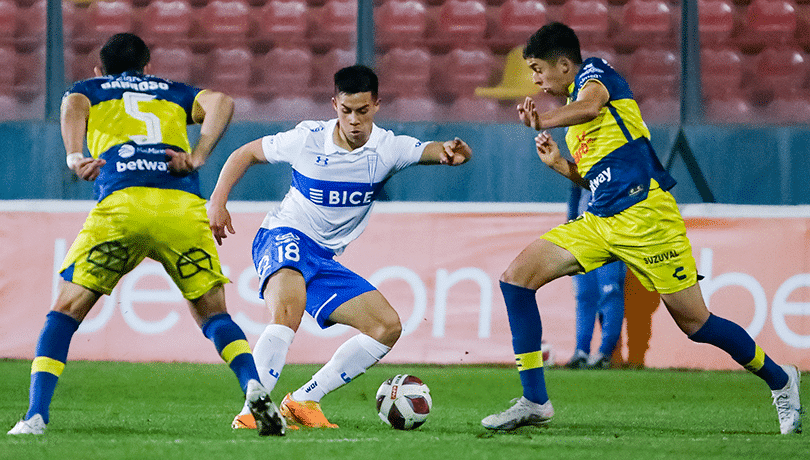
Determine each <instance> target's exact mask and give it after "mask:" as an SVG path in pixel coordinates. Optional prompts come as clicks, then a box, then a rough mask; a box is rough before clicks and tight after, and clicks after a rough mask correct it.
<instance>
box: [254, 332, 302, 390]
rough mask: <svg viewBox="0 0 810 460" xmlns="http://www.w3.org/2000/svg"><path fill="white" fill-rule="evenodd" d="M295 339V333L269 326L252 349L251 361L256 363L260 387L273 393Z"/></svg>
mask: <svg viewBox="0 0 810 460" xmlns="http://www.w3.org/2000/svg"><path fill="white" fill-rule="evenodd" d="M294 337H295V331H293V330H292V329H290V328H289V327H287V326H284V325H281V324H270V325H268V326H267V327H266V328H264V332H262V335H260V336H259V340H257V341H256V346H255V347H253V360H254V361H256V370H257V371H259V379H260V380H261V382H262V386H264V388H265V389H266V390H267V391H268V392H271V391H273V388H275V387H276V383H277V382H278V377H279V375H281V370H282V369H283V368H284V363H285V362H286V361H287V351H288V350H289V349H290V344H291V343H292V341H293V338H294Z"/></svg>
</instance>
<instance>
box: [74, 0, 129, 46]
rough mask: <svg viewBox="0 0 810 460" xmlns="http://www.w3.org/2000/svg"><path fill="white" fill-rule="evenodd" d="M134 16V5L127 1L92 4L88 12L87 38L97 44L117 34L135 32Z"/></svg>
mask: <svg viewBox="0 0 810 460" xmlns="http://www.w3.org/2000/svg"><path fill="white" fill-rule="evenodd" d="M132 14H133V13H132V5H131V4H130V3H129V2H126V1H108V2H93V3H91V4H90V7H89V8H88V11H87V22H86V24H85V26H86V27H85V32H86V36H85V38H86V39H87V40H88V41H89V42H91V43H93V44H97V43H103V42H104V41H105V40H107V38H109V37H110V36H112V35H115V34H117V33H121V32H134V30H133V26H134V24H133V21H132Z"/></svg>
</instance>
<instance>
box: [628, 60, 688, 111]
mask: <svg viewBox="0 0 810 460" xmlns="http://www.w3.org/2000/svg"><path fill="white" fill-rule="evenodd" d="M679 71H680V62H679V61H678V58H677V57H676V56H675V53H674V52H672V51H670V50H668V49H665V48H639V49H638V50H636V51H635V52H634V53H633V54H632V55H631V56H630V69H629V73H628V74H629V76H630V89H631V90H632V91H633V94H634V95H635V96H636V98H637V99H644V98H646V97H650V96H658V97H674V95H675V94H678V92H677V88H676V85H677V83H678V81H679V78H680V77H679Z"/></svg>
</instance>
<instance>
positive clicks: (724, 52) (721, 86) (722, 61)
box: [700, 48, 743, 99]
mask: <svg viewBox="0 0 810 460" xmlns="http://www.w3.org/2000/svg"><path fill="white" fill-rule="evenodd" d="M700 73H701V87H702V89H703V95H704V96H705V97H706V98H709V99H717V98H727V97H729V96H731V95H734V94H739V92H740V90H741V88H742V81H743V60H742V56H741V55H740V53H739V52H738V51H736V50H735V49H732V48H720V49H713V48H703V49H702V50H701V51H700Z"/></svg>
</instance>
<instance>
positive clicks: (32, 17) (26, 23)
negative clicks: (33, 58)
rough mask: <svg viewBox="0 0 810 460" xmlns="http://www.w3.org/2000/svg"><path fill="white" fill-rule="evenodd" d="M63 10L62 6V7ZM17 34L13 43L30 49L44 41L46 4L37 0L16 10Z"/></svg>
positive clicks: (27, 49)
mask: <svg viewBox="0 0 810 460" xmlns="http://www.w3.org/2000/svg"><path fill="white" fill-rule="evenodd" d="M62 9H63V10H64V7H63V8H62ZM17 15H18V18H17V34H16V38H15V45H16V46H17V47H18V48H24V49H25V50H26V51H31V50H33V49H34V48H36V47H38V46H40V45H43V44H44V43H45V35H46V33H47V28H46V23H47V20H46V16H47V4H46V2H45V1H44V0H39V1H37V2H35V3H33V4H32V5H31V6H28V7H26V8H19V9H18V10H17Z"/></svg>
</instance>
